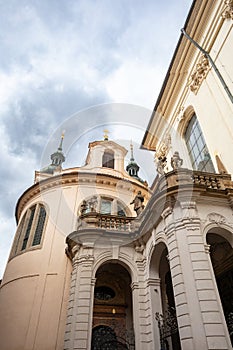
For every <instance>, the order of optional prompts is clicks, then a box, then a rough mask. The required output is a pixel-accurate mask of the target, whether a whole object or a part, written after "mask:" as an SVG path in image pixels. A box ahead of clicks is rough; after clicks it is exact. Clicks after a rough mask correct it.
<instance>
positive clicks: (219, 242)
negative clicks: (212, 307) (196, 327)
mask: <svg viewBox="0 0 233 350" xmlns="http://www.w3.org/2000/svg"><path fill="white" fill-rule="evenodd" d="M221 233H222V234H221ZM228 235H229V232H227V231H226V230H223V229H222V230H221V229H216V230H215V232H214V231H213V230H211V232H209V233H208V234H207V243H208V244H209V245H210V258H211V262H212V265H213V270H214V274H215V278H216V283H217V286H218V292H219V296H220V299H221V302H222V308H223V312H224V316H225V320H226V324H227V328H228V331H229V335H230V338H231V343H232V345H233V249H232V247H231V245H230V243H229V241H228V240H227V239H226V238H225V237H226V236H228ZM224 236H225V237H224Z"/></svg>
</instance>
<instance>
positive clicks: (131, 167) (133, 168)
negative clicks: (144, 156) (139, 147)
mask: <svg viewBox="0 0 233 350" xmlns="http://www.w3.org/2000/svg"><path fill="white" fill-rule="evenodd" d="M130 151H131V157H130V162H129V164H128V165H127V167H126V171H127V172H128V174H129V175H130V176H132V177H134V178H135V179H138V180H139V177H138V172H139V169H140V167H139V165H138V164H137V163H136V162H135V159H134V155H133V144H132V143H131V144H130Z"/></svg>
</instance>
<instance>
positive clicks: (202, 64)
mask: <svg viewBox="0 0 233 350" xmlns="http://www.w3.org/2000/svg"><path fill="white" fill-rule="evenodd" d="M209 69H210V65H209V60H208V58H207V57H206V56H205V55H204V54H202V55H201V57H200V59H199V61H198V63H197V64H196V67H195V69H194V73H193V74H192V75H191V78H190V81H189V83H188V85H189V88H190V90H191V91H192V92H193V93H194V94H196V93H197V92H198V90H199V88H200V86H201V84H202V82H203V80H204V79H205V78H206V76H207V73H208V71H209Z"/></svg>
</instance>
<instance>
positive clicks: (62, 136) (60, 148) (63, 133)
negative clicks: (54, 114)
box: [58, 131, 65, 151]
mask: <svg viewBox="0 0 233 350" xmlns="http://www.w3.org/2000/svg"><path fill="white" fill-rule="evenodd" d="M64 137H65V131H62V134H61V141H60V145H59V147H58V151H62V143H63V139H64Z"/></svg>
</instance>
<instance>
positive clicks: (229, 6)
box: [222, 0, 233, 19]
mask: <svg viewBox="0 0 233 350" xmlns="http://www.w3.org/2000/svg"><path fill="white" fill-rule="evenodd" d="M224 3H225V5H226V7H225V8H224V10H223V12H222V17H223V18H226V19H230V18H231V19H233V0H225V1H224Z"/></svg>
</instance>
